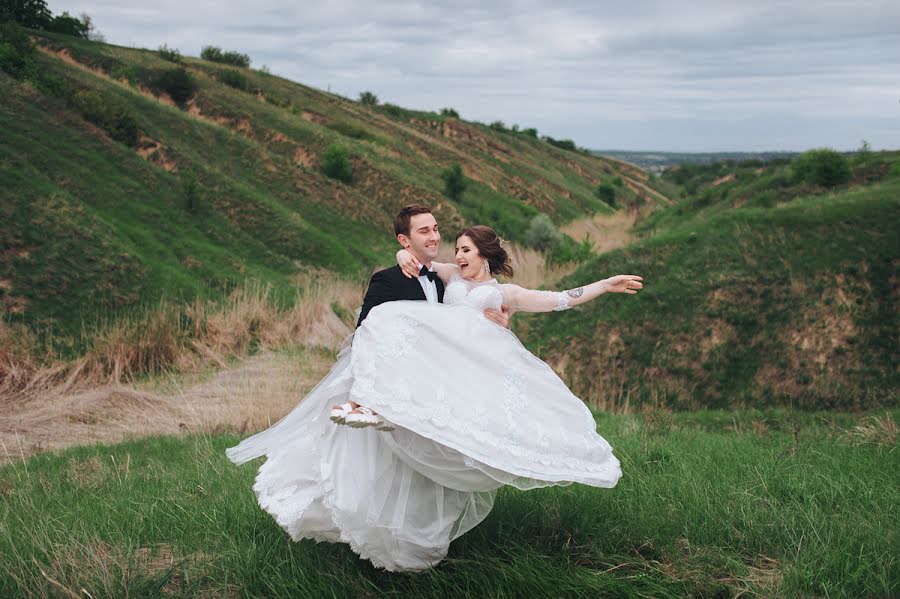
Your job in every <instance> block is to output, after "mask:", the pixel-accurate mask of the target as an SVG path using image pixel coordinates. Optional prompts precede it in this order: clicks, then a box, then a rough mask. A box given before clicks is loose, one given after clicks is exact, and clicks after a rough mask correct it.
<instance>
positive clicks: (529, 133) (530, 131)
mask: <svg viewBox="0 0 900 599" xmlns="http://www.w3.org/2000/svg"><path fill="white" fill-rule="evenodd" d="M522 135H527V136H528V137H533V138H535V139H537V136H538V130H537V129H535V128H534V127H528V128H526V129H522Z"/></svg>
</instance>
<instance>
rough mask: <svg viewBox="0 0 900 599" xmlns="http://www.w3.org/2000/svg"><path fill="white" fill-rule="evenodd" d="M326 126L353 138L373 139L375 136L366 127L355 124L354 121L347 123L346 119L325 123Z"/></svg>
mask: <svg viewBox="0 0 900 599" xmlns="http://www.w3.org/2000/svg"><path fill="white" fill-rule="evenodd" d="M325 126H326V127H328V128H329V129H331V130H332V131H337V132H338V133H340V134H341V135H344V136H347V137H350V138H352V139H371V138H372V137H373V136H372V134H371V133H369V132H368V131H367V130H366V129H363V128H362V127H360V126H358V125H354V124H352V123H346V122H344V121H332V122H330V123H326V124H325Z"/></svg>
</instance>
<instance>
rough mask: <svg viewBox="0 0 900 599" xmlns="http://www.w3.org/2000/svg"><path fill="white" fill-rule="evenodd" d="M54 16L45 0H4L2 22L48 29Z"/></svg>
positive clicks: (0, 14)
mask: <svg viewBox="0 0 900 599" xmlns="http://www.w3.org/2000/svg"><path fill="white" fill-rule="evenodd" d="M51 19H53V15H52V14H51V13H50V9H49V8H47V2H46V1H45V0H3V2H2V3H0V21H15V22H16V23H18V24H20V25H22V26H23V27H30V28H31V29H46V27H47V25H49V24H50V21H51Z"/></svg>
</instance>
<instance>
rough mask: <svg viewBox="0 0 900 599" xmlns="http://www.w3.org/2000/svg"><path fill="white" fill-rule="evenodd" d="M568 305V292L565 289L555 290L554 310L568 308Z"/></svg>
mask: <svg viewBox="0 0 900 599" xmlns="http://www.w3.org/2000/svg"><path fill="white" fill-rule="evenodd" d="M569 308H570V306H569V294H568V293H566V292H565V291H557V292H556V307H555V308H553V311H554V312H559V311H560V310H568V309H569Z"/></svg>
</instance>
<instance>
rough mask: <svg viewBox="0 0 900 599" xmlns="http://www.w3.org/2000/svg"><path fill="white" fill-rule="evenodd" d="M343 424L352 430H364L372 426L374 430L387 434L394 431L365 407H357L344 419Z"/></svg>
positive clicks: (392, 427) (391, 426)
mask: <svg viewBox="0 0 900 599" xmlns="http://www.w3.org/2000/svg"><path fill="white" fill-rule="evenodd" d="M344 424H346V425H347V426H352V427H353V428H365V427H367V426H374V427H375V429H376V430H380V431H384V432H388V431H392V430H394V426H393V425H392V424H390V423H388V422H386V421H385V419H384V418H382V417H381V416H380V415H379V414H376V413H375V412H373V411H372V410H370V409H369V408H367V407H366V406H359V407H358V408H356V409H355V410H354V411H352V412H350V413H349V414H347V415H346V416H345V417H344Z"/></svg>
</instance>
